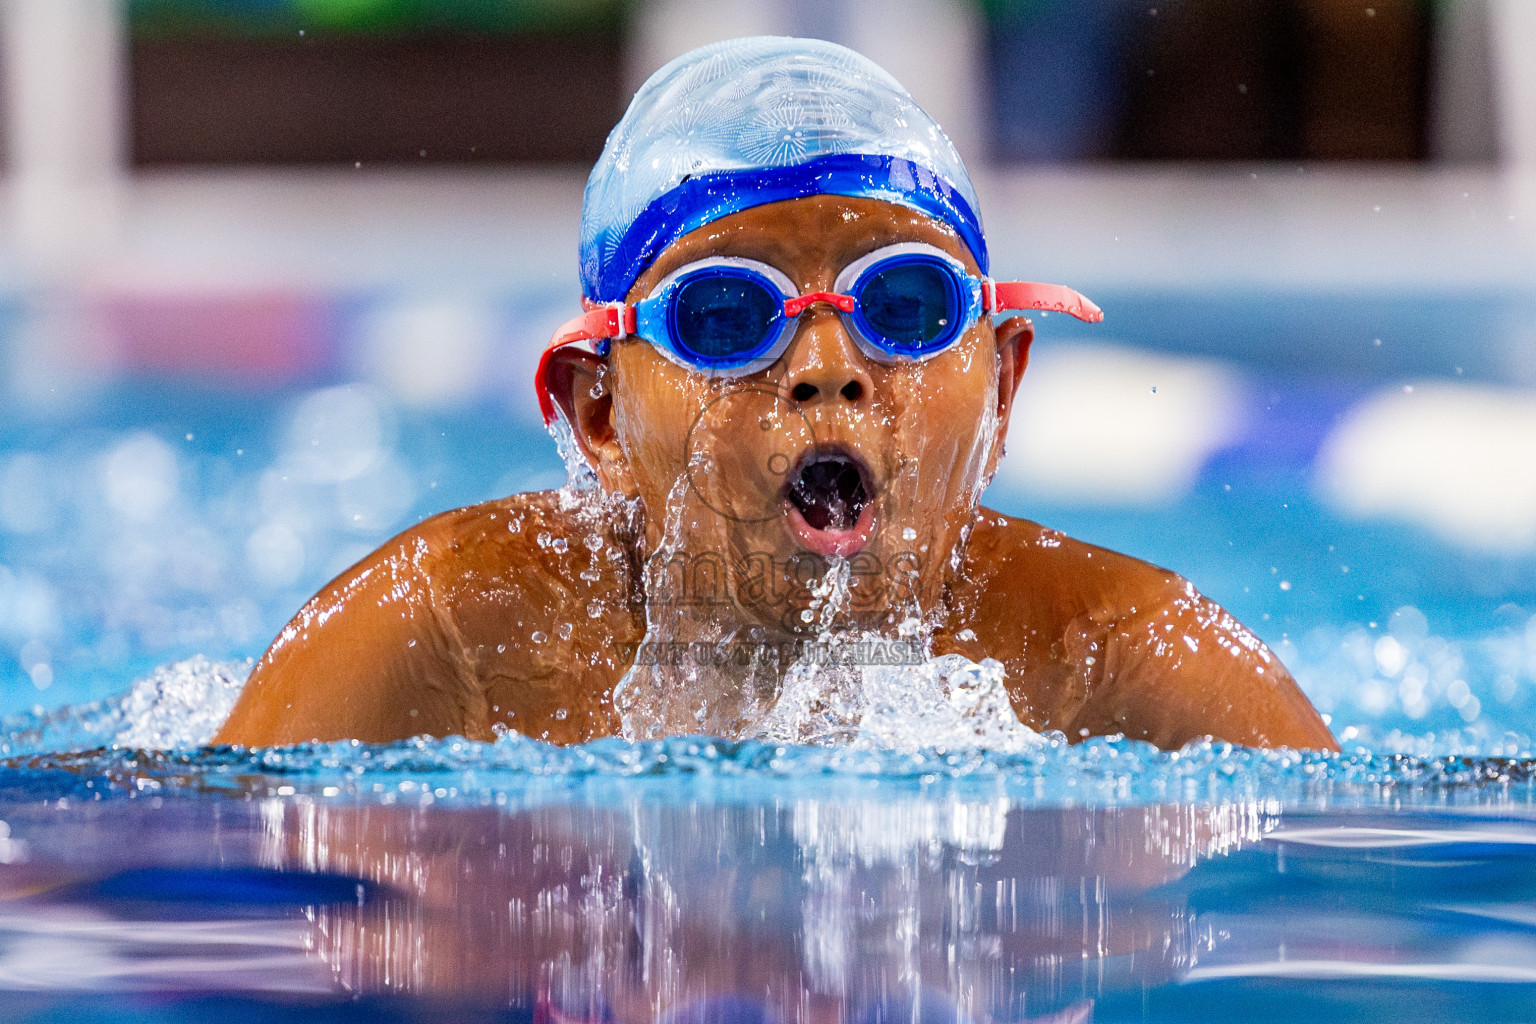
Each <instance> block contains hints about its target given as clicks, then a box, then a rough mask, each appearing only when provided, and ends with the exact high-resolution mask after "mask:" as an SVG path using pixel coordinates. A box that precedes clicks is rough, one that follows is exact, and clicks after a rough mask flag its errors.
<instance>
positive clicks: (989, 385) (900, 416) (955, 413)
mask: <svg viewBox="0 0 1536 1024" xmlns="http://www.w3.org/2000/svg"><path fill="white" fill-rule="evenodd" d="M982 341H985V342H987V344H981V343H980V342H982ZM892 397H893V399H894V400H895V403H896V404H897V409H896V410H895V412H896V416H895V423H896V435H897V437H898V439H899V441H900V443H901V444H902V447H903V448H906V449H909V450H910V453H911V454H912V455H914V456H916V457H918V458H920V459H921V458H925V457H926V458H933V459H938V460H940V461H946V460H947V461H953V460H954V459H962V460H963V459H964V458H965V455H966V450H967V449H968V448H971V447H973V446H974V445H975V444H976V443H977V442H978V441H979V440H981V439H982V435H983V434H984V428H985V427H986V425H987V422H988V419H989V414H990V411H991V410H992V409H993V408H994V407H995V405H996V400H997V365H996V356H995V354H993V351H992V348H991V345H990V339H974V340H973V341H971V342H969V343H962V344H961V345H957V346H955V348H954V349H952V350H950V351H948V352H945V353H943V354H942V355H940V356H937V357H935V358H933V359H930V360H928V361H927V362H926V363H921V364H918V365H915V366H911V367H905V368H903V369H902V371H901V372H900V374H899V375H897V376H896V378H895V379H894V380H893V381H892ZM935 468H937V467H935Z"/></svg>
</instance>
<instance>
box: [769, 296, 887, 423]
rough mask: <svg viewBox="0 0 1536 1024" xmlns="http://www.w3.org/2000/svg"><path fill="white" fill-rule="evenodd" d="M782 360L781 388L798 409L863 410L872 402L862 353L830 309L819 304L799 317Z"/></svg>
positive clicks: (872, 385) (871, 383) (871, 386)
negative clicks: (834, 406) (816, 405)
mask: <svg viewBox="0 0 1536 1024" xmlns="http://www.w3.org/2000/svg"><path fill="white" fill-rule="evenodd" d="M784 359H785V363H786V367H785V373H784V385H785V387H786V388H788V390H789V395H790V397H791V398H792V399H794V400H795V401H796V402H798V403H800V404H801V405H806V404H809V403H812V402H834V403H839V404H847V405H850V406H853V407H855V408H863V407H864V406H866V405H867V404H868V403H869V401H870V399H871V396H872V394H873V391H874V382H873V381H872V380H871V379H870V376H869V371H868V369H867V368H866V365H865V361H864V353H863V352H861V351H859V347H858V346H857V345H856V344H854V340H853V338H852V336H850V335H849V333H848V329H847V328H846V327H845V326H844V325H843V322H842V318H841V317H839V316H838V315H837V312H836V310H834V309H833V308H832V307H831V306H830V305H826V304H818V305H816V306H814V307H812V308H810V309H808V310H807V311H806V312H805V313H804V314H802V316H801V318H800V324H799V326H798V327H797V329H796V333H795V339H794V341H792V342H791V343H790V346H789V350H788V351H787V352H785V353H784Z"/></svg>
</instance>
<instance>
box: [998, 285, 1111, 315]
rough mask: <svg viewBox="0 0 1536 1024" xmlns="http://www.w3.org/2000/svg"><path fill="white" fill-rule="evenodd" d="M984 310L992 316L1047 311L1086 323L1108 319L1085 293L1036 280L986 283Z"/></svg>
mask: <svg viewBox="0 0 1536 1024" xmlns="http://www.w3.org/2000/svg"><path fill="white" fill-rule="evenodd" d="M981 298H982V308H983V309H985V310H986V311H987V312H988V313H1001V312H1002V311H1003V310H1005V309H1044V310H1047V311H1049V312H1052V313H1066V314H1067V315H1069V316H1075V317H1077V318H1078V319H1079V320H1082V321H1084V322H1086V323H1090V324H1096V323H1098V322H1099V321H1100V320H1103V319H1104V311H1103V310H1102V309H1100V308H1099V307H1098V306H1096V305H1094V303H1093V302H1092V301H1091V300H1090V299H1089V298H1088V297H1087V296H1086V295H1083V294H1082V293H1081V292H1077V291H1073V290H1072V289H1071V288H1068V287H1066V286H1065V285H1060V284H1036V283H1034V282H1032V281H991V280H988V281H985V282H984V283H983V284H982V289H981Z"/></svg>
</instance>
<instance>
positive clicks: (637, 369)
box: [613, 343, 700, 488]
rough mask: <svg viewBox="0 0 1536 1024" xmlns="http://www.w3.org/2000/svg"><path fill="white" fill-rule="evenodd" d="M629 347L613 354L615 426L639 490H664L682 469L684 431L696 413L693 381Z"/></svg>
mask: <svg viewBox="0 0 1536 1024" xmlns="http://www.w3.org/2000/svg"><path fill="white" fill-rule="evenodd" d="M641 345H643V343H632V344H630V345H625V346H623V347H621V348H616V349H615V351H614V359H613V368H614V421H615V422H614V427H615V429H616V431H617V433H618V437H619V443H620V445H621V446H622V447H623V449H624V454H625V457H626V458H627V459H628V460H629V464H630V469H631V471H632V472H633V473H634V474H635V477H636V483H637V484H639V485H640V486H641V487H642V488H643V487H646V486H647V485H648V484H654V485H655V486H660V487H662V488H666V487H669V486H670V483H671V481H672V480H673V479H674V478H675V477H676V476H677V474H678V473H679V472H681V471H682V468H683V460H684V451H685V449H686V446H687V438H688V430H689V427H690V426H691V425H692V423H693V419H694V417H695V415H696V413H697V410H698V408H699V395H698V394H697V392H699V391H700V386H699V384H698V382H697V379H696V377H695V376H694V375H693V374H690V373H688V372H687V371H685V370H683V369H682V368H681V367H678V366H676V365H674V364H673V363H671V362H669V361H667V360H666V359H665V358H663V357H661V356H659V355H657V354H656V353H655V352H653V351H650V350H649V346H645V348H644V350H643V351H636V349H637V348H639V347H640V346H641Z"/></svg>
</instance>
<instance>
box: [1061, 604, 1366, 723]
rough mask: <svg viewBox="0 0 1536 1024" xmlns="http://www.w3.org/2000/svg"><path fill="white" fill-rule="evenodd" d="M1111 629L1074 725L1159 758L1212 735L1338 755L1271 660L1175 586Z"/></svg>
mask: <svg viewBox="0 0 1536 1024" xmlns="http://www.w3.org/2000/svg"><path fill="white" fill-rule="evenodd" d="M1177 582H1178V584H1179V586H1178V588H1176V589H1175V590H1174V592H1173V593H1172V595H1171V596H1170V597H1169V599H1167V600H1165V601H1163V602H1160V603H1158V604H1155V605H1154V606H1152V607H1151V608H1150V609H1146V610H1144V611H1142V612H1140V613H1138V614H1132V615H1129V616H1127V617H1125V618H1124V619H1123V620H1122V621H1120V622H1119V623H1117V624H1116V625H1114V626H1112V627H1111V628H1110V630H1109V632H1108V635H1107V637H1106V638H1105V652H1104V653H1105V664H1104V673H1103V676H1102V677H1101V679H1100V681H1099V683H1098V685H1097V686H1095V687H1093V689H1092V691H1091V693H1090V697H1089V700H1088V701H1087V702H1086V704H1085V705H1084V707H1083V708H1082V710H1081V713H1080V715H1079V717H1078V722H1077V723H1076V724H1077V726H1078V727H1079V728H1087V729H1089V731H1090V732H1091V733H1109V732H1123V733H1125V734H1126V735H1127V736H1129V737H1132V738H1135V739H1144V740H1147V741H1149V742H1151V743H1154V744H1156V745H1157V746H1159V747H1162V748H1164V749H1169V748H1176V747H1180V746H1182V745H1183V744H1185V743H1187V742H1189V741H1190V740H1192V739H1199V738H1201V737H1204V736H1213V737H1215V738H1216V739H1219V740H1226V741H1228V742H1230V743H1239V744H1242V745H1244V746H1252V747H1292V748H1297V749H1303V748H1305V749H1321V750H1337V749H1338V743H1337V742H1336V741H1335V740H1334V738H1333V734H1332V733H1331V732H1329V730H1328V726H1327V725H1326V724H1324V722H1323V720H1322V717H1321V716H1320V715H1318V713H1317V710H1316V709H1315V708H1313V707H1312V704H1311V702H1310V701H1309V700H1307V697H1306V695H1305V694H1303V693H1302V692H1301V688H1300V687H1298V686H1297V685H1296V681H1295V680H1294V679H1293V678H1292V677H1291V674H1290V672H1288V671H1287V670H1286V668H1285V666H1284V665H1282V664H1281V663H1280V659H1279V658H1277V657H1275V655H1274V654H1273V653H1272V652H1271V651H1270V650H1269V649H1268V648H1267V647H1265V646H1264V644H1263V643H1261V642H1260V641H1259V640H1258V639H1257V638H1256V637H1254V636H1253V635H1252V634H1251V633H1249V632H1248V631H1247V630H1246V629H1245V628H1244V627H1243V626H1242V624H1240V623H1239V622H1237V621H1236V620H1235V619H1234V618H1232V616H1231V615H1229V614H1228V613H1227V612H1226V611H1224V610H1223V609H1222V608H1221V607H1220V606H1219V605H1217V604H1216V603H1215V602H1213V601H1210V600H1207V599H1206V598H1204V597H1202V596H1200V595H1199V594H1198V593H1197V592H1196V591H1195V590H1194V588H1193V587H1191V586H1189V585H1188V584H1187V583H1183V581H1177Z"/></svg>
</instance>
